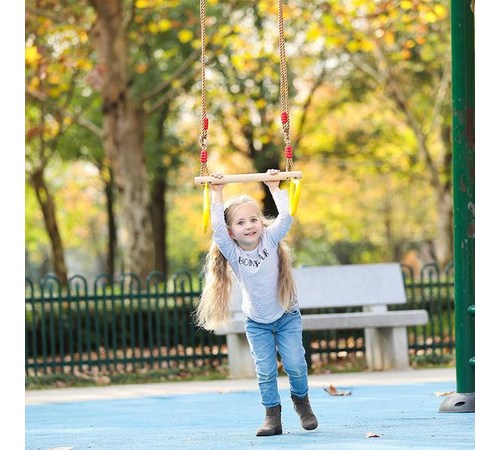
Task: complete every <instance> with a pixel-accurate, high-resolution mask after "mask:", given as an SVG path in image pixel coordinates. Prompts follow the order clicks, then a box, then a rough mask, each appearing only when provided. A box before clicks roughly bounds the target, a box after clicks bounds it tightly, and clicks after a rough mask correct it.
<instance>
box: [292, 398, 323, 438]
mask: <svg viewBox="0 0 500 450" xmlns="http://www.w3.org/2000/svg"><path fill="white" fill-rule="evenodd" d="M292 401H293V407H294V409H295V411H296V412H297V414H298V415H299V417H300V422H301V424H302V428H304V430H314V429H315V428H317V427H318V419H316V416H315V415H314V413H313V411H312V409H311V404H310V403H309V396H308V395H307V394H306V396H305V397H302V398H301V397H296V396H295V395H292Z"/></svg>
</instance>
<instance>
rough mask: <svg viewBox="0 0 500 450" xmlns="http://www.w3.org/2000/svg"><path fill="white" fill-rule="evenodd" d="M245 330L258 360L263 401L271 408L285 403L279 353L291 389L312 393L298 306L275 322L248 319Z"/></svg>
mask: <svg viewBox="0 0 500 450" xmlns="http://www.w3.org/2000/svg"><path fill="white" fill-rule="evenodd" d="M245 330H246V335H247V339H248V343H249V345H250V351H251V353H252V357H253V360H254V363H255V372H256V374H257V382H258V384H259V390H260V396H261V399H262V404H263V405H264V406H265V407H266V408H271V407H273V406H277V405H279V404H281V401H280V396H279V393H278V362H277V359H276V358H277V354H276V352H279V354H280V356H281V361H282V363H283V369H284V370H285V372H286V373H287V375H288V379H289V382H290V392H291V394H292V395H295V396H297V397H304V396H305V395H306V394H307V392H308V386H307V363H306V359H305V356H304V355H305V350H304V346H303V344H302V318H301V315H300V311H299V310H298V309H296V310H294V311H289V312H286V313H285V314H283V315H282V316H281V317H280V318H279V319H278V320H276V321H274V322H271V323H259V322H255V321H254V320H251V319H249V318H246V319H245Z"/></svg>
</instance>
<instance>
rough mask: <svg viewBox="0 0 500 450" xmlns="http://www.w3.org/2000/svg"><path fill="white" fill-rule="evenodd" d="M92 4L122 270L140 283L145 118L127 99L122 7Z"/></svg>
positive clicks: (146, 221)
mask: <svg viewBox="0 0 500 450" xmlns="http://www.w3.org/2000/svg"><path fill="white" fill-rule="evenodd" d="M91 4H92V5H93V6H94V8H95V10H96V12H97V17H96V23H95V27H94V30H93V38H94V40H95V41H94V42H95V44H96V47H97V51H98V54H99V61H100V62H99V65H98V69H97V70H98V75H99V77H100V79H99V87H100V90H101V96H102V99H103V136H104V137H103V145H104V150H105V153H106V156H107V157H108V158H109V160H110V164H111V168H112V170H113V175H114V177H115V182H116V185H117V187H118V193H119V198H120V206H121V209H120V219H121V220H120V221H119V223H120V227H121V229H120V234H119V236H120V240H121V245H122V248H123V252H124V268H125V271H132V272H135V273H136V274H137V275H139V277H140V278H141V279H143V280H144V279H145V277H146V276H147V274H148V273H149V272H151V271H152V270H153V267H154V266H153V264H154V245H153V229H152V225H151V218H150V213H149V212H150V207H151V199H150V193H149V186H148V179H147V172H146V158H145V152H144V113H143V110H142V108H141V107H140V106H138V105H136V104H134V102H133V100H132V98H131V92H130V80H129V76H128V72H129V67H128V58H127V55H128V51H129V48H128V42H127V37H126V21H125V18H124V14H123V6H122V1H121V0H106V1H99V0H91Z"/></svg>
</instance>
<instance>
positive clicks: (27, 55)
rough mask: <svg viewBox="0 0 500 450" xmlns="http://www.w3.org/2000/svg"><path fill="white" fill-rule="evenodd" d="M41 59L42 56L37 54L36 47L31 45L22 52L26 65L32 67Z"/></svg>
mask: <svg viewBox="0 0 500 450" xmlns="http://www.w3.org/2000/svg"><path fill="white" fill-rule="evenodd" d="M41 58H42V55H40V53H38V49H37V48H36V46H34V45H32V46H30V47H27V48H26V49H25V52H24V60H25V62H26V64H27V65H29V66H32V65H35V64H37V63H38V61H40V59H41Z"/></svg>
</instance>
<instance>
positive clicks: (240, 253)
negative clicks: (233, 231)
mask: <svg viewBox="0 0 500 450" xmlns="http://www.w3.org/2000/svg"><path fill="white" fill-rule="evenodd" d="M273 199H274V202H275V203H276V207H277V209H278V217H276V219H275V220H274V222H273V223H272V224H271V225H270V226H269V227H266V228H264V229H263V231H262V235H261V237H260V240H259V245H258V246H257V247H256V248H255V249H254V250H252V251H249V252H247V251H245V250H243V249H242V248H241V247H240V246H239V245H238V244H237V243H236V241H235V240H234V239H233V238H232V237H231V236H230V235H229V232H228V229H227V226H226V223H225V221H224V205H223V204H222V203H212V206H211V217H212V219H211V221H212V228H213V232H214V233H213V239H214V241H215V242H216V243H217V245H218V247H219V249H220V251H221V253H222V254H223V255H224V257H225V258H226V259H227V261H228V263H229V265H230V267H231V269H232V270H233V272H234V274H235V276H236V279H237V280H238V283H239V284H240V286H241V291H242V295H243V301H242V311H243V314H244V315H245V316H246V317H249V318H250V319H252V320H254V321H256V322H260V323H271V322H274V321H275V320H277V319H279V318H280V317H281V316H282V315H283V313H284V312H285V310H284V309H283V307H282V306H281V304H280V302H279V296H278V273H279V260H278V244H279V242H280V241H281V240H282V239H283V238H284V237H285V235H286V234H287V232H288V230H289V229H290V226H291V224H292V217H291V216H290V214H289V212H288V192H287V191H285V190H276V191H274V192H273Z"/></svg>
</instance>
